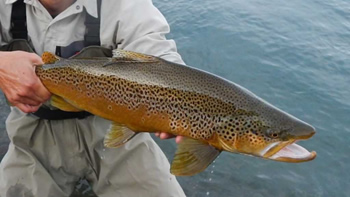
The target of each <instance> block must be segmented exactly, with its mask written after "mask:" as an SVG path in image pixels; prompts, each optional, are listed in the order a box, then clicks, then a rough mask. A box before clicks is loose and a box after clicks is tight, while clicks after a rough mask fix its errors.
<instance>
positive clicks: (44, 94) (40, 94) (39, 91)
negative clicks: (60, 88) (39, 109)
mask: <svg viewBox="0 0 350 197" xmlns="http://www.w3.org/2000/svg"><path fill="white" fill-rule="evenodd" d="M34 94H35V97H36V98H37V99H39V101H40V102H42V103H43V102H45V101H47V100H48V99H49V98H50V96H51V93H50V92H49V91H48V90H47V89H46V88H45V86H44V85H43V84H42V83H41V81H40V79H39V78H37V83H36V84H35V91H34Z"/></svg>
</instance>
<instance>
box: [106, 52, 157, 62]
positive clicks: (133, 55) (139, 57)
mask: <svg viewBox="0 0 350 197" xmlns="http://www.w3.org/2000/svg"><path fill="white" fill-rule="evenodd" d="M112 52H113V57H112V61H125V62H155V61H159V60H158V58H156V57H154V56H151V55H146V54H142V53H137V52H133V51H125V50H121V49H114V50H113V51H112Z"/></svg>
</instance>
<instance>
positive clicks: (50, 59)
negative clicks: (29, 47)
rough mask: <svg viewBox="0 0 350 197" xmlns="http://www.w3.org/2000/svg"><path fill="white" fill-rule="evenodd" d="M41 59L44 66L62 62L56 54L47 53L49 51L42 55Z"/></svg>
mask: <svg viewBox="0 0 350 197" xmlns="http://www.w3.org/2000/svg"><path fill="white" fill-rule="evenodd" d="M41 59H42V60H43V62H44V64H54V63H56V62H57V61H59V60H60V58H59V57H58V56H56V55H55V54H53V53H51V52H47V51H45V52H44V53H43V54H42V55H41Z"/></svg>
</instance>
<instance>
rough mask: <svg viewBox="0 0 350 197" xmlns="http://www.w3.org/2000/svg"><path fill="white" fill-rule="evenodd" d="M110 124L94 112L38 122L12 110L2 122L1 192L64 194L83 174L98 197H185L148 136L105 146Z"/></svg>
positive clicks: (27, 196)
mask: <svg viewBox="0 0 350 197" xmlns="http://www.w3.org/2000/svg"><path fill="white" fill-rule="evenodd" d="M109 125H110V122H109V121H106V120H104V119H102V118H99V117H96V116H90V117H88V118H86V119H69V120H60V121H50V120H41V119H38V118H36V117H35V116H33V115H30V114H24V113H23V112H21V111H19V110H18V109H17V108H13V109H12V111H11V114H10V116H9V117H8V119H7V121H6V126H7V131H8V135H9V138H10V140H11V143H10V146H9V150H8V153H7V154H6V155H5V157H4V158H3V160H2V162H1V164H0V196H1V197H32V196H34V197H49V196H50V197H51V196H52V197H59V196H69V195H70V194H71V193H72V191H73V189H74V186H75V184H76V182H77V181H78V180H79V179H80V178H82V177H86V179H87V180H88V181H89V182H90V183H91V184H92V187H93V190H94V192H95V193H96V194H97V195H98V196H101V197H104V196H106V197H107V196H108V197H112V196H113V197H122V196H123V197H124V196H125V197H132V196H135V197H137V196H143V197H146V196H161V197H165V196H174V197H180V196H184V193H183V191H182V189H181V187H180V186H179V184H178V183H177V181H176V178H175V177H174V176H173V175H171V174H170V173H169V168H170V166H169V163H168V161H167V159H166V157H165V155H164V154H163V153H162V151H161V150H160V149H159V147H158V146H157V145H156V144H155V143H154V141H153V140H152V139H151V137H150V136H149V134H139V135H137V136H136V137H135V138H134V139H132V140H131V141H130V142H128V143H126V144H125V145H124V146H121V147H120V148H116V149H110V148H105V147H104V146H103V138H104V135H105V133H106V131H107V129H108V128H109Z"/></svg>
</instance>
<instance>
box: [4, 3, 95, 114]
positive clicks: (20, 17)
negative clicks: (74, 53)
mask: <svg viewBox="0 0 350 197" xmlns="http://www.w3.org/2000/svg"><path fill="white" fill-rule="evenodd" d="M97 6H98V19H96V18H94V17H92V16H90V15H89V14H86V22H85V25H86V28H87V32H86V34H85V36H84V39H85V40H84V44H85V47H86V46H90V45H100V15H101V0H97ZM95 28H97V29H95ZM10 32H11V34H12V38H13V39H25V40H28V30H27V18H26V4H25V3H24V1H23V0H18V1H16V2H15V3H13V5H12V14H11V29H10ZM32 114H34V115H35V116H37V117H39V118H41V119H47V120H63V119H73V118H78V119H82V118H86V117H88V116H90V115H92V114H90V113H89V112H85V111H82V112H66V111H62V110H50V109H48V108H44V107H40V108H39V110H38V111H36V112H34V113H32Z"/></svg>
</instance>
